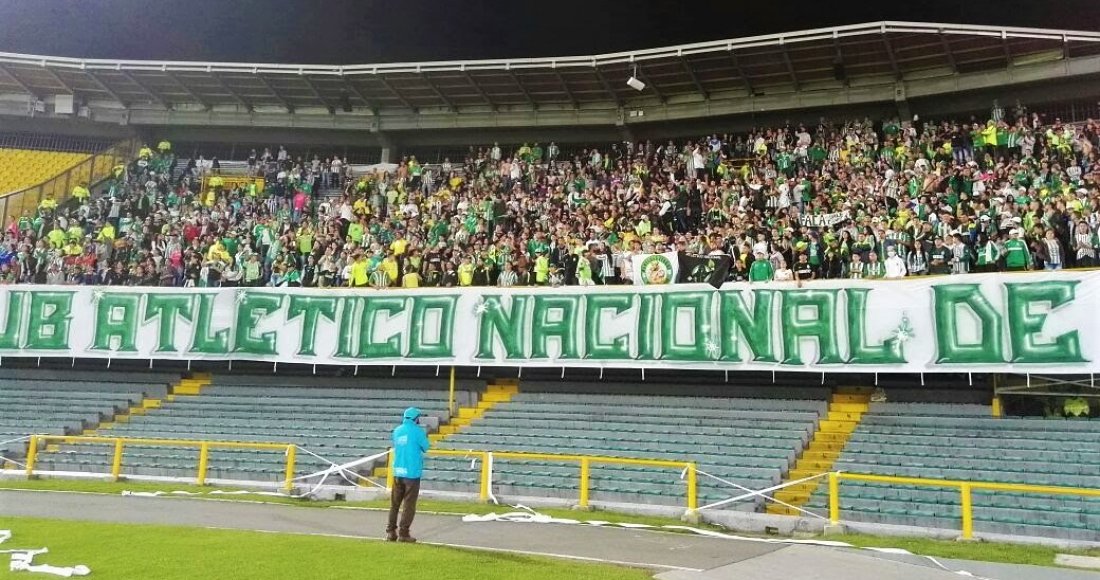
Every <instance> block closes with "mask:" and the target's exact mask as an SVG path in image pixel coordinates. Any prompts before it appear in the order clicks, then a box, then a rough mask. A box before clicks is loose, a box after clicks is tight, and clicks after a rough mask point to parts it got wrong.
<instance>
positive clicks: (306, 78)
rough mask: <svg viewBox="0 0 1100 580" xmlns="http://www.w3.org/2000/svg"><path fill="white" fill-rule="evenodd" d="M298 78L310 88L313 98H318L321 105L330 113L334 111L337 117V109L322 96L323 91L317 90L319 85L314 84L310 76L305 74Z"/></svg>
mask: <svg viewBox="0 0 1100 580" xmlns="http://www.w3.org/2000/svg"><path fill="white" fill-rule="evenodd" d="M298 77H299V78H301V79H302V80H303V81H305V83H306V86H307V87H309V92H311V93H313V96H315V97H317V100H318V101H321V104H322V105H324V106H325V108H326V109H328V110H329V111H332V114H333V115H335V114H336V107H335V106H334V105H333V104H332V103H330V102H328V99H326V98H325V97H324V96H323V95H322V94H321V91H320V90H318V89H317V85H315V84H313V81H312V80H310V78H309V76H308V75H305V74H299V75H298Z"/></svg>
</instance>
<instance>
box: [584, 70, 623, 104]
mask: <svg viewBox="0 0 1100 580" xmlns="http://www.w3.org/2000/svg"><path fill="white" fill-rule="evenodd" d="M592 70H594V71H596V78H598V79H600V84H601V85H603V89H604V90H605V91H607V94H608V95H610V96H611V99H612V100H613V101H615V105H616V106H619V107H621V106H623V100H622V99H621V98H619V93H616V92H615V89H613V88H611V83H609V82H607V77H606V76H604V74H603V71H601V70H600V67H599V65H597V64H595V63H593V65H592Z"/></svg>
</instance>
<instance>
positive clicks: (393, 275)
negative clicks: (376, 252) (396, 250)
mask: <svg viewBox="0 0 1100 580" xmlns="http://www.w3.org/2000/svg"><path fill="white" fill-rule="evenodd" d="M379 267H380V268H382V271H383V272H385V273H386V277H387V278H389V279H390V284H393V283H395V282H397V276H398V273H399V271H398V269H397V258H396V257H394V255H393V252H387V253H386V257H385V258H383V259H382V264H381V265H380V266H379Z"/></svg>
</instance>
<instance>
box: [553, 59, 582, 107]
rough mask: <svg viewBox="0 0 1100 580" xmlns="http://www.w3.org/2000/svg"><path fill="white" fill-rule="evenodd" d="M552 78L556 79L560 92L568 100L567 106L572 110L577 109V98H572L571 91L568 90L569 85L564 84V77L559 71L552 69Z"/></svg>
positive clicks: (555, 68) (578, 105)
mask: <svg viewBox="0 0 1100 580" xmlns="http://www.w3.org/2000/svg"><path fill="white" fill-rule="evenodd" d="M554 76H555V77H557V78H558V82H559V83H561V90H562V91H563V92H564V93H565V96H566V97H567V98H568V99H569V104H570V105H572V106H573V108H574V109H579V108H580V104H579V103H578V102H577V97H575V96H573V91H572V90H570V89H569V83H567V82H565V76H564V75H562V74H561V71H560V70H558V69H557V67H554Z"/></svg>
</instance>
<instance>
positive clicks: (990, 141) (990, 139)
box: [982, 120, 997, 151]
mask: <svg viewBox="0 0 1100 580" xmlns="http://www.w3.org/2000/svg"><path fill="white" fill-rule="evenodd" d="M982 143H983V144H984V145H985V148H986V149H987V150H988V151H992V150H993V149H994V148H995V147H997V124H996V123H994V122H993V121H992V120H990V121H989V122H988V123H986V125H985V129H982Z"/></svg>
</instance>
